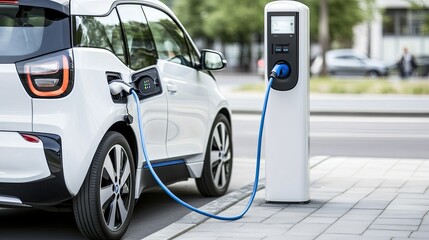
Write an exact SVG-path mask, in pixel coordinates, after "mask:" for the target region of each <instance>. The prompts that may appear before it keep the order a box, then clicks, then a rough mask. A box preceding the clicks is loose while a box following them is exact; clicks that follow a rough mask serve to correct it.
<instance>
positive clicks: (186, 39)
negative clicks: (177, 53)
mask: <svg viewBox="0 0 429 240" xmlns="http://www.w3.org/2000/svg"><path fill="white" fill-rule="evenodd" d="M141 5H142V6H146V7H148V8H153V9H156V10H159V11H161V12H163V13H164V14H165V15H167V16H168V17H169V18H170V19H171V20H172V21H173V22H174V23H175V24H176V26H177V27H178V28H179V29H180V31H182V34H183V37H184V39H185V43H186V47H187V48H188V49H187V50H188V54H189V58H190V59H191V64H192V67H191V66H187V65H183V64H179V65H181V66H185V67H189V68H194V69H196V70H198V69H197V68H195V65H196V64H195V62H194V61H193V57H192V56H191V55H192V54H191V51H190V46H189V44H190V43H191V41H190V40H189V36H188V34H187V31H186V30H185V29H184V28H183V26H182V25H181V24H179V23H178V22H177V20H176V18H175V17H173V16H172V15H170V13H168V12H166V11H164V10H163V9H161V8H159V7H157V6H152V5H148V4H141ZM142 10H143V13H144V15H145V17H146V13H145V11H144V9H143V7H142ZM146 21H147V22H148V24H149V21H148V19H147V17H146ZM149 29H150V32H151V36H152V39H153V34H152V29H151V27H150V26H149ZM153 41H155V39H153ZM155 49H156V44H155ZM156 51H157V54H158V49H156ZM196 52H197V53H198V55H200V52H199V51H196ZM200 56H201V55H200ZM158 59H159V56H158Z"/></svg>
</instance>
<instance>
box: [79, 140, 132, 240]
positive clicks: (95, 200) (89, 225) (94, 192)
mask: <svg viewBox="0 0 429 240" xmlns="http://www.w3.org/2000/svg"><path fill="white" fill-rule="evenodd" d="M118 159H119V160H120V161H118ZM118 169H119V171H118ZM117 175H119V176H120V177H116V176H117ZM102 190H103V191H102ZM134 193H135V167H134V159H133V155H132V154H131V149H130V146H129V145H128V142H127V140H126V139H125V137H124V136H123V135H122V134H120V133H118V132H108V133H107V134H106V135H105V136H104V137H103V139H102V140H101V143H100V145H99V146H98V148H97V151H96V152H95V155H94V158H93V160H92V164H91V167H90V169H89V171H88V174H87V176H86V178H85V181H84V183H83V185H82V187H81V189H80V191H79V193H78V195H77V196H76V197H75V198H74V199H73V212H74V216H75V220H76V223H77V226H78V228H79V230H80V231H81V233H82V234H83V235H84V236H86V237H87V238H89V239H100V240H116V239H121V238H122V236H123V235H124V234H125V232H126V231H127V228H128V226H129V224H130V221H131V216H132V213H133V210H134V204H135V199H134ZM112 214H113V215H112ZM112 216H113V217H112Z"/></svg>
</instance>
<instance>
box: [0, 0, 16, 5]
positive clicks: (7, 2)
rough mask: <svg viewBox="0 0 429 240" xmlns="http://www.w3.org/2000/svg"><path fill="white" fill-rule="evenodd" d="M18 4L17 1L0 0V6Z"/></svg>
mask: <svg viewBox="0 0 429 240" xmlns="http://www.w3.org/2000/svg"><path fill="white" fill-rule="evenodd" d="M3 3H4V4H15V5H16V4H18V1H17V0H0V4H3Z"/></svg>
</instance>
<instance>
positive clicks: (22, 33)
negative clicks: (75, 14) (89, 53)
mask: <svg viewBox="0 0 429 240" xmlns="http://www.w3.org/2000/svg"><path fill="white" fill-rule="evenodd" d="M69 29H70V23H69V18H68V16H66V15H65V14H64V13H62V12H58V11H55V10H52V9H48V8H42V7H32V6H18V5H1V4H0V63H15V62H17V61H21V60H25V59H28V58H32V57H36V56H39V55H43V54H47V53H50V52H54V51H58V50H62V49H66V48H70V47H71V44H70V30H69Z"/></svg>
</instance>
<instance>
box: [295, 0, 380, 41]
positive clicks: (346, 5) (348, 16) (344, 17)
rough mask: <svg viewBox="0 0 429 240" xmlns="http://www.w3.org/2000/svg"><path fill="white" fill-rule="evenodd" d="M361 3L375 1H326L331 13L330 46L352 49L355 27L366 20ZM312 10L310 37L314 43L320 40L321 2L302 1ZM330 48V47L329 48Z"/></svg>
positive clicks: (316, 0) (319, 0) (318, 0)
mask: <svg viewBox="0 0 429 240" xmlns="http://www.w3.org/2000/svg"><path fill="white" fill-rule="evenodd" d="M361 1H374V0H347V1H344V0H326V3H327V6H328V9H329V10H328V11H329V38H330V40H331V41H330V45H332V44H333V43H334V44H335V45H336V46H338V47H350V46H351V45H352V42H353V27H354V26H356V25H357V24H359V23H361V22H363V21H364V20H365V16H366V15H365V14H366V13H365V10H366V9H364V8H363V5H362V4H361ZM301 2H303V3H304V4H306V5H307V6H308V7H309V8H310V36H311V40H312V42H317V41H318V40H319V22H320V20H321V18H320V17H321V16H320V8H321V6H320V3H321V0H301ZM329 48H330V46H329Z"/></svg>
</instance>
